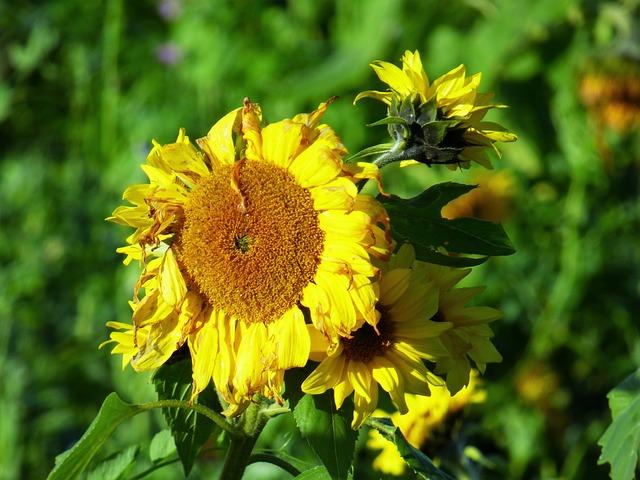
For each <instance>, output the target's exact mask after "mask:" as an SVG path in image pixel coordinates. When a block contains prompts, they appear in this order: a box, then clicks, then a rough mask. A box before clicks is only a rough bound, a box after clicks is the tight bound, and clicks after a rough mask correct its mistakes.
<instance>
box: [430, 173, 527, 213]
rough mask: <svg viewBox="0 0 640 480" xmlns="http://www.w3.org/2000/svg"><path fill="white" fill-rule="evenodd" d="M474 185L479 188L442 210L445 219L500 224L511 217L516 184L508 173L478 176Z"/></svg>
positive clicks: (474, 180) (453, 201)
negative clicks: (486, 221)
mask: <svg viewBox="0 0 640 480" xmlns="http://www.w3.org/2000/svg"><path fill="white" fill-rule="evenodd" d="M473 183H476V184H477V185H478V187H477V188H475V189H473V190H471V191H470V192H468V193H466V194H464V195H462V196H460V197H458V198H456V199H454V200H452V201H451V202H449V203H448V204H447V205H445V206H444V207H443V208H442V216H443V217H444V218H449V219H453V218H459V217H473V218H479V219H480V220H488V221H490V222H494V223H498V222H501V221H503V220H505V219H506V218H508V217H509V215H510V213H511V201H512V199H513V197H514V195H515V188H516V184H515V181H514V180H513V177H512V176H511V175H510V174H509V173H508V172H507V171H505V170H499V171H495V172H493V173H491V174H489V175H480V176H477V177H476V178H474V179H473Z"/></svg>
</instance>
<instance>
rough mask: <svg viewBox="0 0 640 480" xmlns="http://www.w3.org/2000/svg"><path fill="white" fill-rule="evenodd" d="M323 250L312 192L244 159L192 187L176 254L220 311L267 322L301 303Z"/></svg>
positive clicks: (274, 170)
mask: <svg viewBox="0 0 640 480" xmlns="http://www.w3.org/2000/svg"><path fill="white" fill-rule="evenodd" d="M323 246H324V232H323V231H322V229H321V228H320V224H319V221H318V212H317V211H316V210H315V209H314V208H313V199H312V197H311V193H310V192H309V190H307V189H305V188H303V187H301V186H300V185H298V184H297V183H296V181H295V178H294V177H293V175H292V174H291V173H289V172H288V171H287V170H285V169H284V168H281V167H279V166H277V165H274V164H272V163H267V162H263V161H252V160H243V161H241V162H238V163H236V164H235V165H230V166H228V167H223V168H221V169H219V170H216V171H215V172H212V173H211V175H210V176H209V177H207V178H205V179H203V180H202V181H201V182H200V183H198V184H197V185H196V186H195V187H194V188H193V190H192V191H191V192H190V194H189V199H188V201H187V202H186V206H185V222H184V226H183V228H182V230H181V232H180V234H179V236H178V238H177V242H176V245H175V249H174V250H175V251H176V252H177V257H178V261H179V262H180V264H181V266H182V267H183V269H184V270H186V276H187V278H188V279H189V280H190V281H191V283H192V284H193V285H194V286H195V288H197V290H198V291H199V292H200V294H202V295H203V296H204V297H205V298H206V299H207V300H208V301H209V302H210V303H211V305H212V306H213V307H214V308H217V309H220V310H223V311H224V312H225V313H227V314H229V315H233V316H236V317H237V318H238V319H240V320H244V321H246V322H263V323H268V322H271V321H274V320H277V319H278V318H280V317H281V316H282V315H283V314H284V313H285V312H286V311H287V310H289V309H290V308H292V307H293V306H294V305H296V303H297V302H298V301H299V300H300V298H301V296H302V291H303V289H304V288H305V287H306V286H307V285H308V284H309V282H311V281H312V280H313V278H314V276H315V273H316V270H317V267H318V263H319V257H320V254H321V253H322V251H323Z"/></svg>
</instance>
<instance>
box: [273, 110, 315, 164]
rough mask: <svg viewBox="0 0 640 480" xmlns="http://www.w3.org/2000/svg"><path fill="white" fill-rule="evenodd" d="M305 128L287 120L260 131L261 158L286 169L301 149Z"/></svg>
mask: <svg viewBox="0 0 640 480" xmlns="http://www.w3.org/2000/svg"><path fill="white" fill-rule="evenodd" d="M306 130H307V127H306V126H305V125H303V124H300V123H294V122H292V121H291V120H289V119H286V120H283V121H281V122H277V123H272V124H270V125H267V126H266V127H265V128H263V129H262V158H263V159H264V160H266V161H268V162H272V163H274V164H275V165H278V166H279V167H282V168H285V169H288V168H289V165H291V162H292V161H293V159H294V158H295V157H296V156H297V155H298V154H299V153H300V150H301V149H302V148H303V147H302V146H301V142H302V139H303V136H304V132H305V131H306Z"/></svg>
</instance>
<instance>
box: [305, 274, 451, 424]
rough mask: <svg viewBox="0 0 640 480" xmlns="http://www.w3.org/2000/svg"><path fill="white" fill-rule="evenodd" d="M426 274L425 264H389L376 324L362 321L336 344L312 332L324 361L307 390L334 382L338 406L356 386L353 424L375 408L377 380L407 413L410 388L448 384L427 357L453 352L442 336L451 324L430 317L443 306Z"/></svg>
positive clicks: (423, 390)
mask: <svg viewBox="0 0 640 480" xmlns="http://www.w3.org/2000/svg"><path fill="white" fill-rule="evenodd" d="M427 277H428V272H427V271H426V270H415V269H411V268H406V267H402V268H394V269H392V270H389V271H387V272H386V273H384V274H383V276H382V280H381V281H380V300H379V302H378V305H377V311H378V315H379V318H378V321H377V322H376V323H375V324H374V325H371V324H369V323H365V322H364V321H361V322H360V324H361V326H359V328H357V329H354V330H353V331H352V332H351V333H350V334H349V335H348V336H344V337H341V338H340V339H339V341H338V342H337V343H335V344H332V345H329V344H328V343H327V342H324V344H323V339H322V338H320V336H319V335H318V334H316V333H312V335H313V336H314V341H313V342H312V343H313V347H312V350H313V352H312V357H311V358H312V359H315V360H320V359H322V361H321V363H320V365H319V366H318V367H317V368H316V369H315V370H314V371H313V372H312V373H311V375H309V377H308V378H307V379H306V380H305V381H304V382H303V384H302V390H303V391H304V392H306V393H310V394H314V395H316V394H321V393H324V392H325V391H327V390H328V389H331V388H333V390H334V400H335V403H336V407H337V408H340V407H341V406H342V404H343V402H344V400H345V398H346V397H347V396H349V395H350V394H351V393H352V392H354V403H355V411H354V416H353V422H352V424H351V426H352V427H353V428H354V429H355V428H359V427H360V426H361V425H362V423H363V422H364V421H365V420H366V419H367V418H368V417H369V416H370V415H371V413H372V412H373V411H374V410H375V408H376V406H377V404H378V385H380V386H381V387H382V388H383V390H385V391H386V392H388V393H389V396H390V397H391V400H392V401H393V403H394V404H395V406H396V408H397V409H398V410H399V411H400V413H402V414H404V413H407V411H408V407H407V403H406V400H405V395H406V394H408V393H412V394H417V395H429V394H430V388H429V386H430V385H439V386H444V381H443V380H442V379H441V378H440V377H438V376H437V375H434V374H433V373H431V372H430V371H429V370H428V369H427V367H426V366H425V364H424V360H430V361H437V360H438V359H439V358H441V357H443V356H447V355H448V352H447V350H446V348H445V347H444V345H443V344H442V342H441V341H440V340H439V338H438V337H439V336H440V335H441V334H442V333H443V332H445V331H446V330H447V329H448V328H450V327H451V326H452V325H451V324H449V323H447V322H434V321H432V320H431V318H432V317H433V316H435V315H436V312H437V311H438V298H439V294H438V288H437V287H436V286H435V285H434V284H433V283H432V282H431V281H430V280H429V279H428V278H427ZM327 347H328V349H327ZM325 352H326V354H325ZM323 357H324V358H323Z"/></svg>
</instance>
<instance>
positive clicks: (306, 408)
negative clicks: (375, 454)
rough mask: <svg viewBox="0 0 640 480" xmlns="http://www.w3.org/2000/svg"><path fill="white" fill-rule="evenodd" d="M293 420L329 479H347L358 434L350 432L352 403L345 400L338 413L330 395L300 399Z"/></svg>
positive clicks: (327, 393) (306, 396)
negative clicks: (327, 473) (325, 469)
mask: <svg viewBox="0 0 640 480" xmlns="http://www.w3.org/2000/svg"><path fill="white" fill-rule="evenodd" d="M293 416H294V418H295V420H296V424H297V425H298V428H299V429H300V433H301V434H302V436H303V437H304V438H306V439H307V442H309V445H310V446H311V448H312V449H313V451H314V452H315V454H316V455H317V456H318V458H320V460H321V461H322V463H323V464H324V466H325V467H326V468H327V470H328V471H329V474H330V476H331V478H337V479H346V478H351V464H352V463H353V456H354V453H355V449H356V440H357V439H358V432H357V431H354V430H353V429H352V428H351V418H352V416H353V402H352V401H351V400H350V399H347V400H345V402H344V404H343V405H342V408H340V410H338V409H337V408H336V405H335V403H334V401H333V394H332V392H325V393H323V394H322V395H309V394H307V395H305V396H303V397H302V398H301V399H300V401H298V404H297V405H296V407H295V409H294V410H293Z"/></svg>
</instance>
